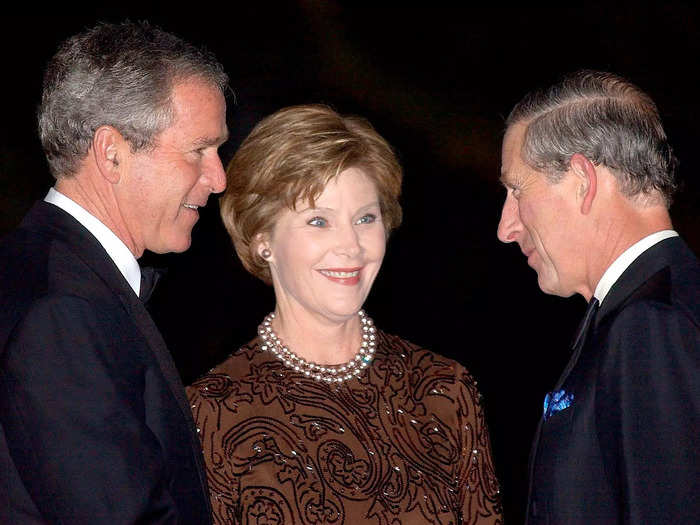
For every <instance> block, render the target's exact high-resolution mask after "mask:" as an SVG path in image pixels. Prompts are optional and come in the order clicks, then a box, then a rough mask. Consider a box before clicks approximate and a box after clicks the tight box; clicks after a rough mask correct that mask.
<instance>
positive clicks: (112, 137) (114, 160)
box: [92, 126, 129, 184]
mask: <svg viewBox="0 0 700 525" xmlns="http://www.w3.org/2000/svg"><path fill="white" fill-rule="evenodd" d="M125 147H126V148H128V147H129V145H128V143H127V142H126V140H124V137H122V134H121V133H119V131H117V130H116V129H115V128H113V127H112V126H100V127H99V128H97V131H95V134H94V135H93V137H92V155H93V158H94V159H95V164H96V166H97V169H98V170H99V171H100V173H101V174H102V176H103V177H104V178H105V179H107V180H108V181H109V182H110V183H112V184H116V183H118V182H119V179H120V177H121V168H120V163H121V162H123V161H124V160H125V159H124V158H123V157H124V152H125V151H126V150H125Z"/></svg>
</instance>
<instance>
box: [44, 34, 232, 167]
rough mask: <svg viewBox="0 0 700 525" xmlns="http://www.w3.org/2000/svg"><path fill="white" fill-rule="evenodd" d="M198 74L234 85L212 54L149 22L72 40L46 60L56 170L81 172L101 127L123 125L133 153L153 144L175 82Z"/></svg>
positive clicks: (49, 146)
mask: <svg viewBox="0 0 700 525" xmlns="http://www.w3.org/2000/svg"><path fill="white" fill-rule="evenodd" d="M192 77H196V78H201V79H202V80H204V81H205V82H208V83H210V84H211V85H212V87H216V88H218V89H219V90H220V91H221V92H222V93H225V91H226V90H227V88H228V77H227V76H226V73H224V70H223V67H222V66H221V64H220V63H219V62H218V61H217V60H216V58H215V57H214V56H213V55H212V54H211V53H209V52H207V51H205V50H203V49H199V48H196V47H195V46H193V45H191V44H189V43H187V42H185V41H183V40H181V39H180V38H178V37H176V36H175V35H172V34H170V33H167V32H165V31H163V30H161V29H159V28H157V27H154V26H151V25H150V24H148V23H147V22H138V23H135V22H130V21H126V22H123V23H120V24H105V23H101V24H98V25H96V26H95V27H93V28H91V29H88V30H86V31H84V32H82V33H80V34H78V35H75V36H73V37H71V38H69V39H68V40H66V41H65V42H64V43H63V44H62V45H61V47H60V48H59V50H58V52H57V53H56V54H55V55H54V57H53V58H52V59H51V61H50V62H49V65H48V67H47V70H46V74H45V76H44V88H43V93H42V99H41V105H40V107H39V112H38V120H39V136H40V138H41V143H42V146H43V148H44V153H45V154H46V158H47V160H48V162H49V167H50V169H51V173H52V174H53V176H54V177H56V178H58V177H65V176H70V175H73V174H75V172H76V171H77V169H78V165H79V162H80V161H81V160H82V159H83V158H84V157H85V156H86V155H87V153H88V150H89V149H90V145H91V142H92V139H93V136H94V133H95V131H96V130H97V129H98V128H99V127H100V126H104V125H109V126H113V127H114V128H115V129H117V130H118V131H119V132H120V133H121V134H122V135H123V136H124V138H125V139H126V140H127V141H128V142H129V145H130V147H131V149H132V151H134V152H135V151H138V150H141V149H143V148H147V147H151V146H153V144H154V141H155V138H156V136H157V135H158V133H160V132H161V131H163V130H164V129H165V128H167V127H168V126H169V125H170V123H171V121H172V116H173V115H172V107H171V103H170V96H171V93H172V89H173V86H174V85H175V84H176V83H177V82H179V81H183V80H186V79H188V78H192Z"/></svg>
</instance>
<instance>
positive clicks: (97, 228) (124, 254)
mask: <svg viewBox="0 0 700 525" xmlns="http://www.w3.org/2000/svg"><path fill="white" fill-rule="evenodd" d="M44 200H45V201H46V202H49V203H51V204H53V205H54V206H58V207H59V208H61V209H62V210H63V211H65V212H66V213H68V214H70V215H71V216H72V217H73V218H74V219H75V220H76V221H78V222H79V223H80V224H82V225H83V226H84V227H85V228H86V229H87V230H88V231H89V232H90V233H91V234H92V235H93V236H94V237H95V239H97V242H99V243H100V244H101V245H102V247H103V248H104V249H105V251H106V252H107V255H109V257H110V259H112V260H113V261H114V264H116V266H117V268H118V269H119V271H120V272H121V274H122V275H123V276H124V278H125V279H126V281H127V282H128V283H129V286H130V287H131V289H132V290H134V293H135V294H136V295H137V296H138V295H139V292H140V291H141V268H139V263H138V262H137V261H136V257H134V254H133V253H131V251H130V250H129V248H127V247H126V244H124V243H123V242H122V241H121V239H120V238H119V237H117V236H116V235H115V234H114V232H113V231H112V230H110V229H109V228H108V227H107V226H105V225H104V224H103V223H102V222H100V220H99V219H97V218H96V217H95V216H94V215H92V214H91V213H90V212H88V211H87V210H86V209H85V208H83V207H82V206H80V205H79V204H78V203H76V202H75V201H74V200H72V199H70V198H68V197H66V196H65V195H63V194H62V193H61V192H59V191H58V190H56V189H55V188H51V189H50V190H49V192H48V193H47V194H46V197H45V198H44Z"/></svg>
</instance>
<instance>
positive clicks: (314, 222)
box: [307, 217, 328, 228]
mask: <svg viewBox="0 0 700 525" xmlns="http://www.w3.org/2000/svg"><path fill="white" fill-rule="evenodd" d="M307 224H309V225H310V226H318V227H321V228H322V227H324V226H326V225H327V224H328V222H327V221H326V219H324V218H323V217H314V218H313V219H311V220H310V221H309V222H308V223H307Z"/></svg>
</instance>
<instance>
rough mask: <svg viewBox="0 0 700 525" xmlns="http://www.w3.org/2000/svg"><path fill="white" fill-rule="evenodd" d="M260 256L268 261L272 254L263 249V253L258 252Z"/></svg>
mask: <svg viewBox="0 0 700 525" xmlns="http://www.w3.org/2000/svg"><path fill="white" fill-rule="evenodd" d="M260 255H261V256H262V258H263V259H269V258H270V256H271V255H272V252H271V251H270V250H268V249H267V248H265V249H263V251H261V252H260Z"/></svg>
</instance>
